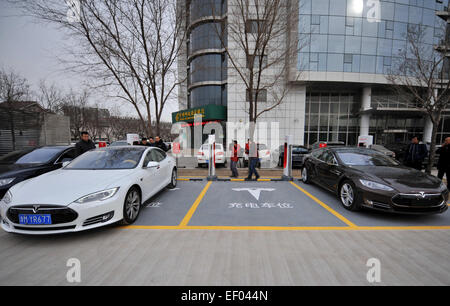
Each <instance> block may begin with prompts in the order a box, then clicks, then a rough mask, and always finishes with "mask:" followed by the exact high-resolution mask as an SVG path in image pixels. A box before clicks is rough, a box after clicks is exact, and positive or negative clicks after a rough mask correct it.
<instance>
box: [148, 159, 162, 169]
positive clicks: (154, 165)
mask: <svg viewBox="0 0 450 306" xmlns="http://www.w3.org/2000/svg"><path fill="white" fill-rule="evenodd" d="M145 168H146V169H153V168H159V163H158V162H154V161H150V162H148V164H147V165H146V166H145Z"/></svg>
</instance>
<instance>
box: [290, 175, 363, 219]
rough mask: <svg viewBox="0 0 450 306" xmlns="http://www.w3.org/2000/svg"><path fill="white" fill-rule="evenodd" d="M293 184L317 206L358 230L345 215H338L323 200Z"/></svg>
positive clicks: (293, 184)
mask: <svg viewBox="0 0 450 306" xmlns="http://www.w3.org/2000/svg"><path fill="white" fill-rule="evenodd" d="M290 183H291V184H292V186H294V187H295V188H297V189H298V190H300V191H301V192H303V193H304V194H306V195H307V196H308V197H309V198H311V199H312V200H313V201H314V202H316V203H317V204H319V205H320V206H322V207H323V208H325V209H326V210H328V211H329V212H330V213H332V214H333V215H334V216H335V217H336V218H338V219H339V220H341V221H342V222H344V223H345V224H347V225H348V226H350V227H352V228H356V227H358V226H357V225H356V224H354V223H352V222H351V221H350V220H348V219H347V218H345V217H344V216H343V215H341V214H340V213H338V212H337V211H335V210H334V209H332V208H331V207H329V206H328V205H326V204H325V203H324V202H322V201H321V200H319V199H318V198H316V197H315V196H313V195H312V194H310V193H309V192H308V191H306V190H305V189H303V188H302V187H300V186H298V185H297V184H295V183H294V182H290Z"/></svg>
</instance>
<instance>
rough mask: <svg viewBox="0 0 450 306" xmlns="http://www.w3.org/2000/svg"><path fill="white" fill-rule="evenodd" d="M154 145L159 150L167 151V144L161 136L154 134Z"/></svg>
mask: <svg viewBox="0 0 450 306" xmlns="http://www.w3.org/2000/svg"><path fill="white" fill-rule="evenodd" d="M155 146H156V147H157V148H160V149H161V150H163V151H164V152H167V146H166V144H165V143H164V141H163V140H162V139H161V137H159V136H156V137H155Z"/></svg>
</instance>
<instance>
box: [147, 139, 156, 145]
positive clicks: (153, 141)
mask: <svg viewBox="0 0 450 306" xmlns="http://www.w3.org/2000/svg"><path fill="white" fill-rule="evenodd" d="M149 141H150V144H149V146H150V147H156V143H155V140H154V139H153V137H150V139H149Z"/></svg>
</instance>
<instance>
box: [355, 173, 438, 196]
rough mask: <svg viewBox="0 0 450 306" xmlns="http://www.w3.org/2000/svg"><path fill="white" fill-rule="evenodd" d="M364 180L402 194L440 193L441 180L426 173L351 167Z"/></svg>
mask: <svg viewBox="0 0 450 306" xmlns="http://www.w3.org/2000/svg"><path fill="white" fill-rule="evenodd" d="M351 168H352V169H355V170H357V171H358V172H359V174H360V177H361V178H362V179H367V180H373V181H376V182H379V183H384V184H386V185H388V186H390V187H392V188H394V189H395V190H397V191H399V192H402V193H415V192H422V191H423V192H438V190H439V189H440V186H441V183H442V182H441V180H439V179H438V178H436V177H434V176H431V175H428V174H426V173H425V172H421V171H417V170H414V169H411V168H407V167H403V166H398V167H375V166H373V167H366V166H364V167H359V166H354V167H351Z"/></svg>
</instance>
